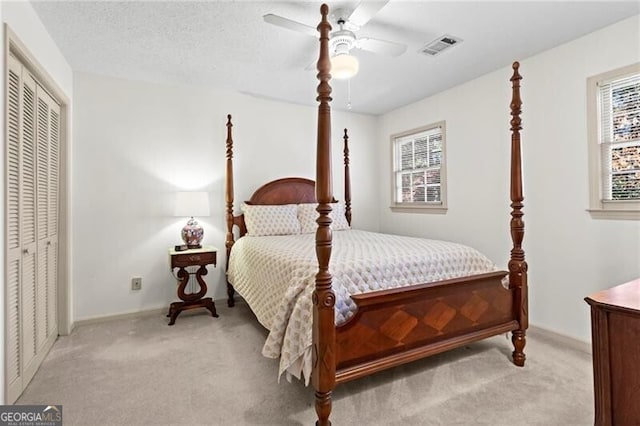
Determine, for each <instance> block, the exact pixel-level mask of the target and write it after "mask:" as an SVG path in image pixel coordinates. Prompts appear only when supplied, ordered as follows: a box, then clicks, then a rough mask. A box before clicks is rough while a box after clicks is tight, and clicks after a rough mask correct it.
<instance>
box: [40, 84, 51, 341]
mask: <svg viewBox="0 0 640 426" xmlns="http://www.w3.org/2000/svg"><path fill="white" fill-rule="evenodd" d="M36 97H37V108H38V110H37V114H38V115H37V117H38V119H37V125H36V134H37V138H36V140H37V143H36V153H37V155H36V183H37V185H36V210H37V218H38V220H37V224H38V227H37V239H38V257H37V258H38V264H37V269H38V280H37V287H36V342H37V348H38V350H40V348H42V347H43V346H44V344H45V342H46V340H47V330H48V327H47V320H48V316H47V306H48V302H47V298H48V296H49V292H48V290H47V284H48V283H49V278H48V274H49V267H48V265H47V263H48V260H49V256H48V255H47V251H48V249H49V246H50V245H51V243H50V240H49V139H50V130H51V129H50V127H51V126H50V113H51V107H50V104H51V103H53V102H50V101H49V95H47V93H46V92H44V90H42V89H41V88H40V87H37V90H36Z"/></svg>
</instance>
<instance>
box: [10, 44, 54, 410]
mask: <svg viewBox="0 0 640 426" xmlns="http://www.w3.org/2000/svg"><path fill="white" fill-rule="evenodd" d="M7 59H8V61H7V67H6V69H7V75H6V79H7V80H6V111H7V116H6V148H5V149H6V154H5V158H6V160H5V161H6V163H5V173H6V176H5V179H6V181H5V182H6V202H5V209H6V210H5V215H6V228H5V231H6V239H5V241H6V242H5V244H6V250H5V253H6V257H7V258H6V268H5V271H6V277H5V282H6V288H5V291H6V294H5V301H6V325H5V327H6V329H5V342H6V343H5V362H6V369H5V372H6V373H5V380H6V384H7V388H6V403H9V404H10V403H13V402H14V401H15V400H16V399H17V398H18V396H19V395H20V394H21V393H22V391H23V389H24V388H25V387H26V386H27V384H29V381H30V380H31V378H32V377H33V375H34V374H35V372H36V371H37V369H38V367H39V366H40V364H41V362H42V360H43V359H44V357H45V356H46V354H47V352H48V351H49V349H50V348H51V346H52V345H53V343H54V341H55V339H56V338H57V336H58V322H57V287H58V279H57V276H58V217H59V205H60V202H59V193H60V190H59V176H60V170H59V167H60V161H59V160H60V106H59V105H58V103H57V102H56V101H55V100H54V99H53V98H52V97H51V96H50V95H49V93H47V91H46V90H45V89H44V88H43V87H42V86H41V85H40V84H39V83H38V81H37V80H36V79H35V78H34V77H33V76H32V75H31V73H30V72H29V71H28V70H27V68H26V67H24V66H23V65H22V63H21V62H20V61H19V60H18V59H16V58H15V57H13V55H9V56H8V58H7Z"/></svg>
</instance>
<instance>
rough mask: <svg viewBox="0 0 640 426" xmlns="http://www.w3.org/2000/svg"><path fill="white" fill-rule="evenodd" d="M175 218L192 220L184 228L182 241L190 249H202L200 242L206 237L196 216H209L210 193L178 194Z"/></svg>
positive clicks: (192, 192)
mask: <svg viewBox="0 0 640 426" xmlns="http://www.w3.org/2000/svg"><path fill="white" fill-rule="evenodd" d="M175 216H187V217H190V219H189V220H188V221H187V224H186V225H185V226H184V228H182V232H181V235H182V240H183V241H184V243H185V244H186V245H187V247H188V248H190V249H192V248H200V247H202V246H201V245H200V242H201V241H202V236H203V235H204V230H203V229H202V226H200V224H199V223H198V221H197V220H195V219H194V216H200V217H202V216H209V193H208V192H198V191H191V192H178V193H177V194H176V212H175Z"/></svg>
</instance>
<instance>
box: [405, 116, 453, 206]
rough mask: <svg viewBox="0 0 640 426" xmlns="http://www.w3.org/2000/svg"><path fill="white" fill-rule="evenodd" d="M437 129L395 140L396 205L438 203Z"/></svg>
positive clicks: (439, 142)
mask: <svg viewBox="0 0 640 426" xmlns="http://www.w3.org/2000/svg"><path fill="white" fill-rule="evenodd" d="M442 152H443V133H442V128H441V127H434V128H431V129H428V130H425V131H421V132H418V133H414V134H411V135H406V136H402V137H398V138H396V139H395V175H396V179H395V181H396V188H395V189H396V190H395V194H396V195H395V197H396V199H395V201H396V202H397V203H441V202H442V182H441V180H442V179H441V167H442V161H443V158H442Z"/></svg>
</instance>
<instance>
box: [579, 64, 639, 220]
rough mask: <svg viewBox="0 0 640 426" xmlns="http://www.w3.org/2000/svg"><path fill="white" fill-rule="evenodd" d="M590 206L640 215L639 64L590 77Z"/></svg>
mask: <svg viewBox="0 0 640 426" xmlns="http://www.w3.org/2000/svg"><path fill="white" fill-rule="evenodd" d="M587 85H588V87H587V90H588V102H589V105H588V111H589V117H588V119H589V139H590V140H589V154H590V178H591V188H590V198H591V199H590V209H589V211H590V212H591V214H592V216H593V217H595V218H609V219H640V64H635V65H632V66H629V67H625V68H622V69H618V70H614V71H612V72H609V73H606V74H601V75H598V76H594V77H591V78H589V79H588V82H587Z"/></svg>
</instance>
